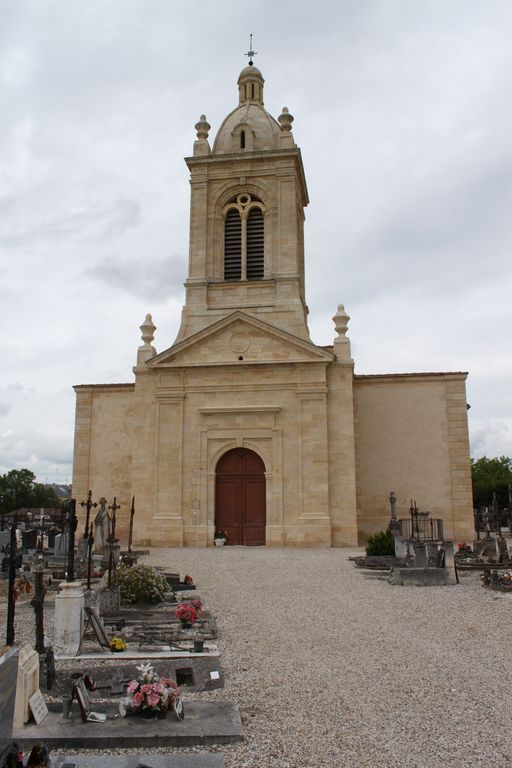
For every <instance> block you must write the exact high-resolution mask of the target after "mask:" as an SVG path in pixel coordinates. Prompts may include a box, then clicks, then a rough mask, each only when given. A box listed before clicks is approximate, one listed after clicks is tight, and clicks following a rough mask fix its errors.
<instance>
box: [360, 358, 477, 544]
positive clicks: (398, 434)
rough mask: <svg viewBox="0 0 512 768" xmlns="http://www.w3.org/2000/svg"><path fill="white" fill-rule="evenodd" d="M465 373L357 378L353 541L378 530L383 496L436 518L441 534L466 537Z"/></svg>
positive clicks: (384, 510) (469, 526) (385, 516)
mask: <svg viewBox="0 0 512 768" xmlns="http://www.w3.org/2000/svg"><path fill="white" fill-rule="evenodd" d="M465 379H466V374H465V373H439V374H396V375H388V376H386V375H382V376H356V377H355V379H354V406H355V409H354V412H355V441H356V473H357V516H358V535H359V541H360V543H364V542H365V541H366V540H367V538H368V535H370V534H372V533H375V532H376V531H378V530H382V529H383V528H385V526H386V525H387V523H388V521H389V516H390V511H389V509H390V508H389V493H390V491H395V493H396V495H397V511H398V516H399V517H408V516H409V511H408V510H409V506H410V500H411V498H412V499H415V500H416V502H417V504H418V507H419V508H420V509H423V510H429V511H431V512H432V515H433V517H438V518H443V520H444V528H445V537H446V538H448V539H455V540H461V541H462V540H466V539H471V538H472V537H473V513H472V491H471V469H470V461H469V439H468V424H467V408H466V393H465Z"/></svg>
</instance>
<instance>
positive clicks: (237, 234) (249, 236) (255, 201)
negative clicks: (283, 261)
mask: <svg viewBox="0 0 512 768" xmlns="http://www.w3.org/2000/svg"><path fill="white" fill-rule="evenodd" d="M264 210H265V209H264V207H263V203H262V202H261V200H260V199H259V198H257V197H255V196H254V195H252V196H251V195H248V194H245V193H244V194H241V195H238V196H237V197H236V198H233V199H232V200H230V201H229V203H228V204H227V205H226V206H225V207H224V211H223V213H224V280H262V279H263V277H264V274H265V224H264Z"/></svg>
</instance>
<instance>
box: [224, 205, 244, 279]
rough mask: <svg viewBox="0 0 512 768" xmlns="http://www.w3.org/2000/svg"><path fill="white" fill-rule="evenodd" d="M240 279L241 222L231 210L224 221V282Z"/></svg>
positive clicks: (236, 212) (233, 210) (238, 215)
mask: <svg viewBox="0 0 512 768" xmlns="http://www.w3.org/2000/svg"><path fill="white" fill-rule="evenodd" d="M241 277H242V220H241V218H240V213H239V212H238V211H237V210H236V209H235V208H232V209H231V210H229V211H228V212H227V214H226V218H225V220H224V280H240V279H241Z"/></svg>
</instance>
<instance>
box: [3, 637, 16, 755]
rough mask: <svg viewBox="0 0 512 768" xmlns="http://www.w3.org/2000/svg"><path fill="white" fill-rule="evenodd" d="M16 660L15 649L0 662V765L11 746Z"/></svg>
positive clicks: (8, 652) (6, 654)
mask: <svg viewBox="0 0 512 768" xmlns="http://www.w3.org/2000/svg"><path fill="white" fill-rule="evenodd" d="M18 658H19V654H18V649H17V648H16V649H13V650H10V651H7V653H5V655H4V656H3V657H2V660H1V661H0V691H1V692H2V695H1V696H0V765H3V762H4V757H5V756H6V755H7V754H8V752H9V749H10V747H11V744H12V732H13V725H14V707H15V704H16V681H17V679H18Z"/></svg>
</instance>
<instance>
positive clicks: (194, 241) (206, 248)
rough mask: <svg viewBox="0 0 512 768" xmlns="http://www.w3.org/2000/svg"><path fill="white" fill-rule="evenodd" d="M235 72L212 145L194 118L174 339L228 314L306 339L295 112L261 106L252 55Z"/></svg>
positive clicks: (302, 184) (206, 128) (203, 123)
mask: <svg viewBox="0 0 512 768" xmlns="http://www.w3.org/2000/svg"><path fill="white" fill-rule="evenodd" d="M253 53H254V52H250V54H251V55H250V60H249V64H248V66H246V67H244V69H243V70H242V71H241V72H240V75H239V77H238V81H237V86H238V106H237V107H236V108H235V109H234V110H233V111H232V112H230V113H229V114H228V115H227V117H226V118H225V119H224V121H223V122H222V124H221V126H220V128H219V130H218V132H217V135H216V137H215V140H214V142H213V146H210V143H209V140H208V137H209V132H210V125H209V123H208V122H207V120H206V117H205V115H201V117H200V119H199V121H198V122H197V124H196V126H195V128H196V132H197V138H196V141H195V142H194V150H193V155H192V157H187V158H186V159H185V161H186V163H187V166H188V168H189V170H190V186H191V199H190V252H189V268H188V277H187V280H186V283H185V288H186V302H185V306H184V307H183V311H182V319H181V327H180V330H179V333H178V337H177V339H176V341H177V342H178V341H183V340H184V339H185V338H188V337H189V336H191V335H192V334H194V333H196V332H198V331H200V330H202V329H203V328H205V327H206V326H208V325H211V324H212V323H215V322H217V321H218V320H220V319H222V318H224V317H227V316H228V315H229V314H231V313H232V312H235V311H238V310H240V311H242V312H246V313H247V314H250V315H254V316H256V317H258V318H259V319H260V320H262V321H264V322H267V323H269V324H271V325H274V326H277V327H279V328H281V329H283V330H285V331H288V332H289V333H292V334H293V335H295V336H298V337H300V338H302V339H306V340H308V341H309V340H310V338H309V331H308V327H307V314H308V309H307V305H306V299H305V291H304V208H305V207H306V205H307V204H308V193H307V187H306V179H305V176H304V169H303V165H302V158H301V153H300V149H299V148H298V147H297V146H296V144H295V141H294V138H293V133H292V122H293V116H292V115H291V114H290V113H289V111H288V109H287V108H286V107H283V110H282V113H281V114H280V116H279V117H278V119H277V120H276V119H275V118H274V117H272V115H270V114H269V113H268V112H267V111H266V110H265V108H264V106H263V91H264V83H265V81H264V79H263V75H262V74H261V72H260V70H259V69H258V68H257V67H255V66H254V64H253V62H252V55H253Z"/></svg>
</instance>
